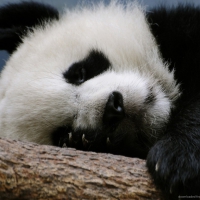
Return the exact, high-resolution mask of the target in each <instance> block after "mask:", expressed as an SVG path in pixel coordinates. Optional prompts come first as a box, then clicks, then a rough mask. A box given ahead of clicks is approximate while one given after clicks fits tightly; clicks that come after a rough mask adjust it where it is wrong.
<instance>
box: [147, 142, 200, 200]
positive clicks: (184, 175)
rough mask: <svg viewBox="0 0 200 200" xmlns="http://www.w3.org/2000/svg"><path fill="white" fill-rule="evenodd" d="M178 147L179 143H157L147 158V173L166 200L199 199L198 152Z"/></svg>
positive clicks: (199, 172) (199, 160)
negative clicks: (183, 196)
mask: <svg viewBox="0 0 200 200" xmlns="http://www.w3.org/2000/svg"><path fill="white" fill-rule="evenodd" d="M178 145H180V143H179V141H171V140H168V141H165V140H163V141H159V142H158V143H157V144H156V145H155V146H154V147H153V148H152V149H151V150H150V152H149V154H148V157H147V167H148V169H149V172H150V174H151V175H152V177H153V179H154V182H155V184H156V186H157V187H158V188H160V189H161V190H162V191H163V194H164V195H165V197H166V198H167V199H178V198H179V197H180V196H181V195H187V196H194V195H196V196H198V195H199V197H200V152H199V150H198V152H197V150H194V148H195V147H193V149H191V147H188V148H187V147H186V146H184V145H183V144H181V145H180V146H178ZM182 145H183V146H182Z"/></svg>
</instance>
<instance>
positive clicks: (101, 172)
mask: <svg viewBox="0 0 200 200" xmlns="http://www.w3.org/2000/svg"><path fill="white" fill-rule="evenodd" d="M0 199H20V200H23V199H27V200H34V199H37V200H44V199H45V200H46V199H48V200H51V199H52V200H60V199H161V194H160V192H159V191H158V190H156V189H155V186H154V184H153V183H152V180H151V178H150V176H149V174H148V172H147V169H146V167H145V161H144V160H141V159H136V158H127V157H123V156H116V155H111V154H102V153H93V152H83V151H77V150H74V149H70V148H69V149H65V148H57V147H53V146H46V145H37V144H33V143H25V142H19V141H11V140H5V139H0Z"/></svg>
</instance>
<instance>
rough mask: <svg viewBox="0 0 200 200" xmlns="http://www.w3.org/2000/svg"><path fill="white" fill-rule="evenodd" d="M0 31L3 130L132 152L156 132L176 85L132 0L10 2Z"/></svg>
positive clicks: (143, 149)
mask: <svg viewBox="0 0 200 200" xmlns="http://www.w3.org/2000/svg"><path fill="white" fill-rule="evenodd" d="M16 8H17V9H16ZM3 21H4V22H5V24H3ZM0 31H1V32H0V41H1V45H0V48H1V49H4V50H7V51H8V52H10V54H11V56H10V59H9V60H8V61H7V63H6V65H5V67H4V70H3V71H2V73H1V78H0V132H1V136H3V137H7V138H11V139H19V140H25V141H32V142H37V143H40V144H55V145H58V146H62V145H63V144H66V145H67V146H75V147H76V148H80V149H86V150H94V151H109V152H113V153H119V154H125V155H131V156H139V157H144V156H145V155H146V153H147V152H148V150H149V148H150V147H151V146H152V144H153V143H154V142H155V141H156V140H157V139H158V138H160V137H161V135H162V133H163V130H164V127H165V125H166V123H167V122H168V118H169V115H170V112H171V109H172V108H173V104H174V101H175V99H176V98H177V95H178V86H177V85H176V82H175V81H174V77H173V73H172V72H169V71H168V69H167V66H166V65H165V64H164V63H163V61H162V59H161V58H160V55H159V51H158V48H157V46H156V43H155V41H154V38H153V36H152V35H151V32H150V30H149V27H148V24H147V22H146V19H145V14H144V12H143V10H142V8H141V7H140V6H138V5H137V4H136V3H127V4H126V5H123V4H119V3H117V2H116V1H111V3H110V4H109V5H103V4H98V5H93V6H84V7H79V8H76V9H75V10H73V11H70V10H66V11H65V13H64V14H63V15H60V16H59V14H58V12H57V11H56V10H54V9H53V8H51V7H49V6H45V5H41V4H38V3H33V2H32V3H27V2H23V3H21V4H12V5H8V6H6V7H3V8H1V9H0Z"/></svg>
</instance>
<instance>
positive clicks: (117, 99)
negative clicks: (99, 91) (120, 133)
mask: <svg viewBox="0 0 200 200" xmlns="http://www.w3.org/2000/svg"><path fill="white" fill-rule="evenodd" d="M124 115H125V112H124V105H123V97H122V94H121V93H120V92H117V91H114V92H112V93H111V94H110V96H109V98H108V101H107V103H106V107H105V112H104V116H103V122H104V123H105V124H115V123H118V122H119V121H120V120H122V119H123V118H124Z"/></svg>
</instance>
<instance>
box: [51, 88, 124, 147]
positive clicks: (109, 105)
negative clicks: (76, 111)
mask: <svg viewBox="0 0 200 200" xmlns="http://www.w3.org/2000/svg"><path fill="white" fill-rule="evenodd" d="M124 117H125V109H124V104H123V96H122V94H121V93H120V92H118V91H113V92H112V93H111V94H110V95H109V96H108V100H107V102H106V105H105V109H104V114H103V118H102V121H103V125H102V126H100V127H98V128H97V129H96V130H89V129H84V130H82V129H77V130H76V131H74V130H73V129H72V128H71V127H69V126H63V127H59V128H57V129H56V130H55V131H54V132H53V134H52V136H53V137H52V140H53V144H54V145H55V146H59V147H74V148H76V149H81V150H91V149H92V150H96V149H98V146H100V147H101V150H97V151H103V149H106V148H108V146H109V145H111V144H112V142H113V141H114V140H115V134H114V132H115V130H116V128H117V126H118V124H119V123H120V122H121V121H122V120H123V119H124ZM90 147H92V148H90Z"/></svg>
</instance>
